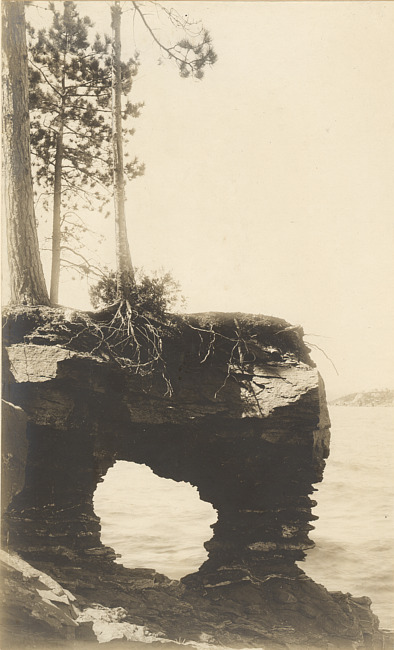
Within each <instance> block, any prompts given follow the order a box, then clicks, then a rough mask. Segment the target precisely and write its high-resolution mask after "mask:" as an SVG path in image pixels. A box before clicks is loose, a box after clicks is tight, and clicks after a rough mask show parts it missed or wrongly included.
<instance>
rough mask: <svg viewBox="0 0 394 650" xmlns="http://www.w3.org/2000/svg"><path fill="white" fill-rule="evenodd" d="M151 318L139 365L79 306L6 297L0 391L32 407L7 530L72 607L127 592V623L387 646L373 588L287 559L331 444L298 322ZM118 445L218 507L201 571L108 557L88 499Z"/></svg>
mask: <svg viewBox="0 0 394 650" xmlns="http://www.w3.org/2000/svg"><path fill="white" fill-rule="evenodd" d="M24 314H26V316H25V315H24ZM140 325H141V323H139V324H138V325H137V326H140ZM97 327H98V329H97ZM155 328H156V329H155V332H159V333H160V338H161V341H160V346H162V347H159V348H158V349H159V357H160V363H159V364H158V365H157V366H155V367H153V368H151V372H149V373H145V372H144V366H143V365H141V366H140V367H138V368H136V367H135V366H133V367H131V366H130V364H129V365H127V364H124V365H122V364H121V363H120V358H119V356H118V355H115V356H113V355H112V356H111V348H109V347H108V346H107V347H106V346H105V345H102V344H100V340H99V341H98V340H97V339H98V338H99V337H100V335H102V336H103V338H104V339H105V336H107V332H108V330H105V327H104V326H103V327H101V326H97V324H95V323H94V324H92V323H90V322H89V319H86V318H84V316H83V315H81V314H74V315H72V316H70V315H68V317H67V318H66V317H65V315H64V313H63V312H61V311H60V310H42V309H41V310H40V309H37V308H35V309H33V310H26V309H25V310H16V311H14V312H10V313H9V314H7V338H6V343H7V344H8V345H7V349H6V354H5V361H6V370H5V373H4V374H5V377H6V378H7V381H6V385H5V388H4V396H5V398H6V399H7V401H8V402H9V403H10V404H12V405H14V407H16V408H17V409H22V411H23V413H24V414H25V415H24V416H23V417H25V418H26V429H25V430H26V437H27V440H28V444H29V447H28V452H27V456H26V459H24V458H21V459H20V466H21V467H22V466H23V467H25V470H24V481H23V483H24V486H23V483H21V481H19V482H17V483H18V485H17V488H15V490H14V492H13V494H10V498H11V502H10V504H9V505H8V508H7V510H6V513H5V517H4V526H3V532H4V543H5V544H6V547H7V548H8V549H10V550H12V551H16V552H18V553H19V554H20V555H21V556H22V558H24V559H25V560H27V561H28V562H30V563H31V564H32V565H33V566H34V567H36V568H37V569H40V570H42V571H45V572H46V573H47V574H49V575H50V576H52V577H53V578H55V579H56V580H57V582H58V583H59V584H60V585H62V588H65V589H67V590H69V591H70V593H72V594H73V595H74V597H75V598H76V602H77V606H78V608H79V611H85V612H89V611H90V610H91V609H92V603H99V605H100V607H102V608H103V609H102V612H104V613H103V616H104V617H105V616H107V617H108V616H109V617H110V618H111V616H112V614H111V613H108V611H109V610H110V612H115V614H113V616H115V618H116V615H117V614H116V612H117V611H118V608H122V612H123V611H124V613H122V616H123V617H124V618H123V619H122V620H121V621H118V622H119V623H120V622H122V623H127V624H128V625H131V626H133V625H134V626H137V628H136V630H137V631H136V634H137V633H140V628H144V629H145V630H147V634H151V635H159V636H160V635H162V636H163V637H164V638H166V639H173V640H176V639H178V640H179V639H184V640H187V641H193V642H195V643H209V644H216V645H220V644H223V645H225V646H229V647H264V648H267V649H269V648H272V649H273V648H280V647H282V648H283V647H291V648H293V649H294V650H295V649H296V648H299V650H301V648H302V649H304V648H310V649H313V648H328V647H334V648H341V647H343V648H353V647H360V648H361V647H370V648H376V649H377V648H383V645H382V644H383V637H382V635H381V634H380V633H379V632H378V621H377V619H376V617H375V616H374V615H373V614H372V613H371V610H370V606H369V603H368V602H367V601H366V600H365V601H362V602H360V599H358V600H355V599H353V598H352V597H351V596H350V595H348V594H347V595H344V594H337V593H335V594H330V593H328V592H327V591H326V590H325V589H324V587H322V586H321V585H317V584H315V583H314V582H313V581H312V580H311V579H309V578H308V577H307V576H306V575H305V574H304V573H303V572H302V571H301V570H300V569H299V568H298V567H297V565H296V564H295V563H296V561H299V560H302V559H303V558H304V556H305V551H306V550H307V549H308V548H311V547H312V546H313V542H312V541H311V540H310V538H309V531H310V530H311V529H312V528H313V526H312V525H311V524H310V522H311V521H313V520H314V519H315V518H316V517H315V516H314V515H312V513H311V508H312V507H313V505H314V504H315V502H314V501H313V499H311V494H312V493H313V492H314V488H313V487H312V486H313V484H315V483H316V482H319V481H321V480H322V475H323V469H324V465H325V458H326V457H327V456H328V451H329V419H328V413H327V408H326V401H325V395H324V388H323V385H322V382H321V379H320V377H319V375H318V372H317V370H316V368H315V367H314V364H313V363H312V362H311V361H310V359H309V356H308V350H307V348H306V347H305V346H304V344H303V342H302V331H301V330H300V328H292V327H291V326H289V324H288V323H286V322H285V321H281V320H279V319H270V318H267V317H264V316H261V317H252V316H250V315H242V314H225V315H224V314H200V315H193V316H191V317H188V318H187V319H183V320H182V319H180V318H178V319H174V320H173V322H172V323H171V325H166V326H163V327H162V328H161V329H160V330H159V329H158V328H160V324H159V325H157V326H156V325H155ZM103 332H104V333H103ZM100 333H101V334H100ZM7 361H8V365H7ZM18 413H21V411H20V410H18ZM13 431H14V427H13V426H11V430H10V431H9V435H10V436H11V438H12V436H13ZM115 460H126V461H133V462H137V463H144V464H146V465H148V466H149V467H151V468H152V469H153V471H154V472H155V473H156V474H157V475H159V476H162V477H165V478H171V479H173V480H176V481H187V482H190V483H191V484H192V485H195V486H197V488H198V491H199V493H200V496H201V498H202V499H203V500H206V501H208V502H210V503H211V504H212V505H213V507H214V508H216V509H217V511H218V521H217V523H216V524H215V525H214V526H213V531H214V535H213V537H212V539H211V540H209V541H208V542H207V543H206V548H207V550H208V553H209V556H208V560H207V561H206V562H205V563H204V564H203V566H202V567H201V568H200V570H199V571H198V572H196V573H194V574H192V575H190V576H186V577H185V578H184V579H183V580H182V581H180V582H178V581H172V580H169V579H168V578H166V577H165V576H162V575H160V574H157V573H156V572H155V571H154V570H153V569H135V570H132V569H125V568H124V567H122V566H120V565H117V564H115V562H114V559H115V554H114V552H113V550H112V549H110V548H108V547H106V546H104V545H103V544H102V543H101V540H100V522H99V519H98V517H97V516H96V515H95V513H94V510H93V502H92V500H93V494H94V491H95V489H96V487H97V484H98V482H99V481H101V480H103V477H104V476H105V474H106V472H107V470H108V468H109V467H111V466H112V465H113V464H114V462H115ZM12 489H13V488H12ZM17 611H18V603H17V602H16V603H15V608H14V612H15V615H17ZM96 614H97V612H96V613H95V612H93V613H91V614H90V615H91V616H93V617H94V616H96ZM100 615H101V614H100ZM115 622H116V621H115ZM97 625H99V624H98V623H97V622H96V627H97ZM125 629H127V630H129V629H130V628H125ZM118 638H119V637H118ZM151 640H152V639H151ZM107 641H108V639H107ZM134 641H135V639H134V640H133V642H134ZM130 642H131V641H130ZM135 642H137V641H135ZM330 644H331V646H330ZM355 644H356V645H355ZM384 647H387V645H386V646H384Z"/></svg>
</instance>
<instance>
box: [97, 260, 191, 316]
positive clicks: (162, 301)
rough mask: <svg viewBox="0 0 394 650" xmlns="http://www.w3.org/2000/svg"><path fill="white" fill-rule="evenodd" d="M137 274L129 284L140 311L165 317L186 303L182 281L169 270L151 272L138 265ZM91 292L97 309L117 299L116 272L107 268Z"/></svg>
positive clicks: (129, 297)
mask: <svg viewBox="0 0 394 650" xmlns="http://www.w3.org/2000/svg"><path fill="white" fill-rule="evenodd" d="M135 277H136V284H135V286H131V287H130V292H129V296H128V300H129V302H130V304H131V307H132V308H133V309H134V310H135V311H136V312H137V313H139V314H149V315H151V316H153V317H155V318H159V319H163V318H165V316H166V313H168V312H169V311H171V310H174V309H175V308H176V307H181V306H183V304H184V302H185V298H184V297H183V296H182V294H181V288H180V285H179V283H178V282H177V281H176V280H174V278H173V277H172V275H171V273H169V272H168V271H167V272H164V271H156V272H154V273H153V275H152V276H149V275H147V274H146V273H145V272H144V271H143V270H142V269H136V272H135ZM89 295H90V300H91V302H92V305H93V307H94V308H95V309H97V308H100V307H104V306H106V305H111V304H113V303H115V302H116V300H117V290H116V272H115V271H108V272H107V273H106V274H105V275H103V277H102V278H101V279H100V280H99V281H98V282H97V284H95V285H93V286H91V287H90V288H89Z"/></svg>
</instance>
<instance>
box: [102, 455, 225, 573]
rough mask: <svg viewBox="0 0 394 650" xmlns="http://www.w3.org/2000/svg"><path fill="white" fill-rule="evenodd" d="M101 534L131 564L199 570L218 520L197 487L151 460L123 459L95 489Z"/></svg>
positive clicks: (166, 570) (174, 570)
mask: <svg viewBox="0 0 394 650" xmlns="http://www.w3.org/2000/svg"><path fill="white" fill-rule="evenodd" d="M94 509H95V512H96V514H97V515H98V516H99V517H100V519H101V526H102V530H101V540H102V542H103V543H104V544H107V545H108V546H111V547H112V548H113V549H114V550H115V552H116V553H120V554H121V558H119V560H118V561H119V562H121V563H122V564H123V565H124V566H126V567H130V568H133V567H148V568H151V569H156V571H159V572H160V573H164V574H165V575H167V576H168V577H169V578H181V577H182V576H184V575H187V574H188V573H192V572H193V571H197V569H198V568H199V567H200V566H201V564H202V563H203V562H205V560H206V559H207V557H208V554H207V552H206V550H205V549H204V546H203V544H204V542H206V541H208V540H209V539H211V537H212V530H211V528H210V526H211V525H212V524H214V523H215V521H216V518H217V517H216V511H215V510H214V509H213V507H212V506H211V504H209V503H206V502H205V501H201V499H200V497H199V495H198V492H197V488H195V487H192V486H191V485H190V484H189V483H177V482H176V481H172V480H171V479H165V478H160V477H158V476H156V475H155V474H154V473H153V472H152V470H151V469H150V468H149V467H147V466H146V465H137V464H136V463H128V462H126V461H118V462H117V463H115V465H114V467H112V468H111V469H109V470H108V473H107V475H106V477H105V479H104V482H103V483H100V484H99V485H98V487H97V490H96V492H95V495H94Z"/></svg>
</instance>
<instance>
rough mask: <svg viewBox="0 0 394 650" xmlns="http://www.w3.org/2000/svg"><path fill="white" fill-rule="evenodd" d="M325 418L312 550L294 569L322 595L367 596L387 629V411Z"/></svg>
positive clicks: (390, 494)
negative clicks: (327, 440)
mask: <svg viewBox="0 0 394 650" xmlns="http://www.w3.org/2000/svg"><path fill="white" fill-rule="evenodd" d="M330 416H331V422H332V428H331V433H332V435H331V453H330V457H329V459H328V461H327V466H326V469H325V472H324V480H323V482H322V483H320V484H318V485H317V486H316V487H317V488H318V492H316V494H315V498H316V501H317V502H318V505H317V507H316V508H315V509H314V511H313V512H314V514H316V515H318V516H319V520H318V521H317V522H315V526H316V530H314V531H312V532H311V535H310V536H311V538H312V539H313V540H314V541H315V543H316V548H314V549H313V550H311V551H309V552H308V556H307V559H306V561H305V562H303V563H301V564H300V566H301V568H302V569H303V570H304V571H305V572H306V573H307V574H308V575H309V576H310V577H311V578H313V579H314V580H315V581H316V582H320V583H321V584H324V586H325V587H326V588H327V589H330V590H339V591H343V592H350V593H351V594H353V595H354V596H369V597H370V598H371V599H372V607H373V611H374V613H375V614H377V616H378V617H379V619H380V624H381V627H383V628H388V629H394V606H393V604H394V482H393V478H392V473H393V467H394V408H385V407H356V406H354V407H350V406H348V407H346V406H332V407H331V408H330Z"/></svg>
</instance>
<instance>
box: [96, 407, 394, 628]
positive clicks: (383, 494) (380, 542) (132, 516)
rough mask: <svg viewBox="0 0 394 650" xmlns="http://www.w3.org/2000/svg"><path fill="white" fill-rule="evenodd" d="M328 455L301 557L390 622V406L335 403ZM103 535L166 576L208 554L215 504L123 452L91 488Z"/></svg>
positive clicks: (393, 457)
mask: <svg viewBox="0 0 394 650" xmlns="http://www.w3.org/2000/svg"><path fill="white" fill-rule="evenodd" d="M330 415H331V420H332V438H331V455H330V458H329V459H328V462H327V467H326V470H325V474H324V481H323V483H321V484H318V485H317V486H316V487H317V488H318V492H316V495H315V497H316V500H317V501H318V506H317V507H316V508H315V510H314V513H315V514H317V515H318V516H319V520H318V521H316V522H315V526H316V530H314V531H312V533H311V537H312V539H313V540H314V541H315V542H316V548H315V549H313V550H312V551H310V552H308V557H307V559H306V561H305V562H302V563H300V566H301V568H302V569H304V571H306V573H307V574H308V575H310V576H311V577H312V578H313V579H314V580H316V582H319V583H321V584H324V586H325V587H327V588H328V589H330V590H340V591H344V592H350V593H352V594H353V595H354V596H364V595H367V596H369V597H370V598H371V599H372V602H373V610H374V612H375V613H376V614H377V615H378V616H379V618H380V622H381V627H383V628H388V629H394V611H393V607H392V603H394V553H393V550H394V548H393V547H394V543H393V542H394V525H393V521H394V517H393V515H394V483H393V480H392V476H391V475H392V468H393V466H394V462H393V461H394V435H393V434H394V430H393V429H394V408H383V407H373V408H368V407H343V406H342V407H341V406H337V407H331V409H330ZM95 511H96V513H97V514H98V515H99V516H100V517H101V523H102V535H101V537H102V541H103V543H104V544H108V545H109V546H111V547H112V548H114V549H115V551H116V552H117V553H120V554H121V555H122V557H121V558H120V559H119V561H120V562H121V563H122V564H123V565H125V566H128V567H150V568H155V569H156V570H157V571H159V572H162V573H164V574H165V575H167V576H169V577H171V578H180V577H182V576H184V575H186V574H187V573H191V572H192V571H195V570H197V569H198V567H199V566H200V565H201V564H202V563H203V562H204V560H205V559H206V557H207V553H206V551H205V549H204V547H203V543H204V541H207V540H208V539H210V538H211V537H212V530H211V529H210V526H211V524H213V523H214V522H215V521H216V512H215V511H214V510H213V508H212V506H211V505H210V504H208V503H204V502H203V501H201V500H200V499H199V496H198V493H197V490H196V489H195V488H193V487H192V486H191V485H189V484H186V483H176V482H175V481H171V480H168V479H161V478H159V477H157V476H155V475H154V474H153V472H152V471H151V470H150V469H149V468H147V467H146V466H144V465H136V464H135V463H127V462H125V461H120V462H117V463H116V464H115V466H114V467H113V468H111V469H110V470H109V471H108V474H107V476H106V477H105V480H104V482H103V483H101V484H100V485H99V486H98V488H97V490H96V493H95Z"/></svg>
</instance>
